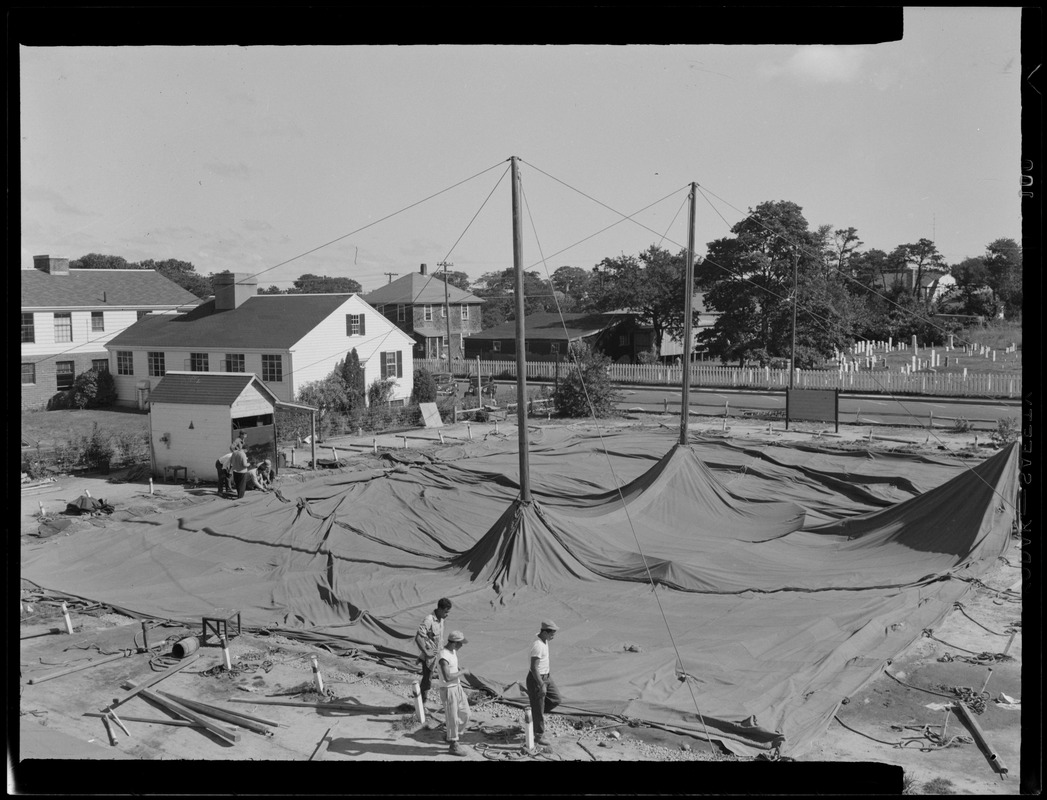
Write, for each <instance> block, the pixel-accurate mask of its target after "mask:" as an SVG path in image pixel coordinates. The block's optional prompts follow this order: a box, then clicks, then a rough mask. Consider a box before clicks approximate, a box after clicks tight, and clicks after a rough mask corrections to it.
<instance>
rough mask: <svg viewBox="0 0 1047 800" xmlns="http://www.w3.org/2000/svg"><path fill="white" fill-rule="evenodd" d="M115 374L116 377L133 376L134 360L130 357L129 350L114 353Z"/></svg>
mask: <svg viewBox="0 0 1047 800" xmlns="http://www.w3.org/2000/svg"><path fill="white" fill-rule="evenodd" d="M116 374H117V375H134V374H135V367H134V358H133V356H132V355H131V351H130V350H117V351H116Z"/></svg>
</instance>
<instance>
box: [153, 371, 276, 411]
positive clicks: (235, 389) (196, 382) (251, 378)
mask: <svg viewBox="0 0 1047 800" xmlns="http://www.w3.org/2000/svg"><path fill="white" fill-rule="evenodd" d="M252 383H254V384H257V386H258V390H259V391H261V392H262V394H265V395H268V396H269V398H270V400H271V401H272V402H273V403H276V402H277V400H278V398H277V396H276V395H275V394H273V392H272V391H271V390H270V389H269V387H268V386H266V385H265V384H264V383H262V381H261V379H259V378H258V376H257V375H255V374H253V373H246V372H168V373H167V374H166V375H164V377H162V378H161V379H160V382H159V383H157V384H156V388H155V389H153V391H151V392H150V393H149V403H150V404H154V403H185V404H191V405H205V406H231V405H232V404H233V403H235V402H236V400H237V398H239V397H240V395H242V394H243V393H244V390H245V389H246V388H247V387H248V386H250V385H251V384H252Z"/></svg>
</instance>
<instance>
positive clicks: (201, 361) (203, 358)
mask: <svg viewBox="0 0 1047 800" xmlns="http://www.w3.org/2000/svg"><path fill="white" fill-rule="evenodd" d="M209 366H210V363H209V361H208V358H207V353H190V354H189V371H190V372H207V371H208V369H209Z"/></svg>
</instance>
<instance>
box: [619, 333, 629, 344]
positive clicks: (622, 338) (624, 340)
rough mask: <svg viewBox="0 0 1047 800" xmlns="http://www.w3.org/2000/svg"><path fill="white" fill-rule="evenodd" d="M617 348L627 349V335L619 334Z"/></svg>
mask: <svg viewBox="0 0 1047 800" xmlns="http://www.w3.org/2000/svg"><path fill="white" fill-rule="evenodd" d="M618 346H619V347H628V346H629V335H628V334H621V335H620V336H619V337H618Z"/></svg>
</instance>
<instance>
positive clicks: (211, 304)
mask: <svg viewBox="0 0 1047 800" xmlns="http://www.w3.org/2000/svg"><path fill="white" fill-rule="evenodd" d="M212 282H213V284H214V288H215V295H214V297H213V298H211V299H209V300H207V301H205V302H203V303H201V304H200V305H199V306H197V307H196V308H194V309H193V310H192V311H190V312H189V313H187V314H178V315H165V316H162V317H161V316H159V315H157V316H148V317H145V318H143V319H142V320H140V321H139V322H138V323H137V324H135V325H132V326H131V327H130V328H128V329H127V330H125V331H124V332H122V333H120V334H119V335H117V336H115V337H113V339H111V340H110V341H109V343H108V344H107V346H106V348H107V350H108V351H109V369H110V371H111V372H112V374H113V378H114V379H115V380H116V391H117V403H119V404H121V405H138V406H144V405H145V403H146V401H147V400H148V395H149V392H150V391H152V389H153V388H155V387H156V384H157V383H159V381H160V379H161V378H162V377H163V376H164V374H165V373H166V372H167V371H168V370H171V371H179V372H181V371H185V372H232V373H254V374H255V375H257V376H258V377H259V378H260V379H261V380H262V382H263V383H264V384H265V386H266V387H267V388H268V389H269V390H270V391H272V393H273V394H274V395H275V396H276V397H277V398H278V399H279V400H281V401H283V402H294V400H295V396H296V394H297V393H298V390H299V389H301V388H302V386H304V385H305V384H307V383H310V382H312V381H316V380H320V379H322V378H325V377H327V376H328V375H330V374H331V372H332V371H333V370H334V368H335V366H336V365H337V363H338V362H339V361H341V360H343V359H345V357H346V355H347V354H348V353H349V352H350V351H351V350H353V349H355V350H356V353H357V355H358V356H359V358H360V364H361V366H362V367H363V369H364V380H365V382H366V385H367V386H370V385H371V384H372V383H373V382H374V381H376V380H390V381H392V382H393V384H394V386H393V393H392V402H393V403H394V404H403V403H404V401H406V400H407V399H408V398H410V396H411V392H412V391H413V389H414V362H413V357H412V349H413V347H414V340H413V339H412V338H411V337H410V336H408V335H407V334H405V333H404V332H403V331H401V330H400V329H399V328H397V327H396V326H395V325H393V324H392V323H391V322H389V321H388V320H387V319H386V318H385V317H384V316H382V315H381V314H379V313H378V312H377V311H375V309H374V308H372V307H371V306H370V305H368V304H367V303H366V302H364V300H363V299H362V298H361V297H360V296H359V295H356V294H274V295H259V294H258V293H257V290H258V281H257V279H256V278H254V277H252V276H249V275H240V274H235V275H234V274H233V273H230V272H224V273H219V274H217V275H214V276H213V277H212Z"/></svg>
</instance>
